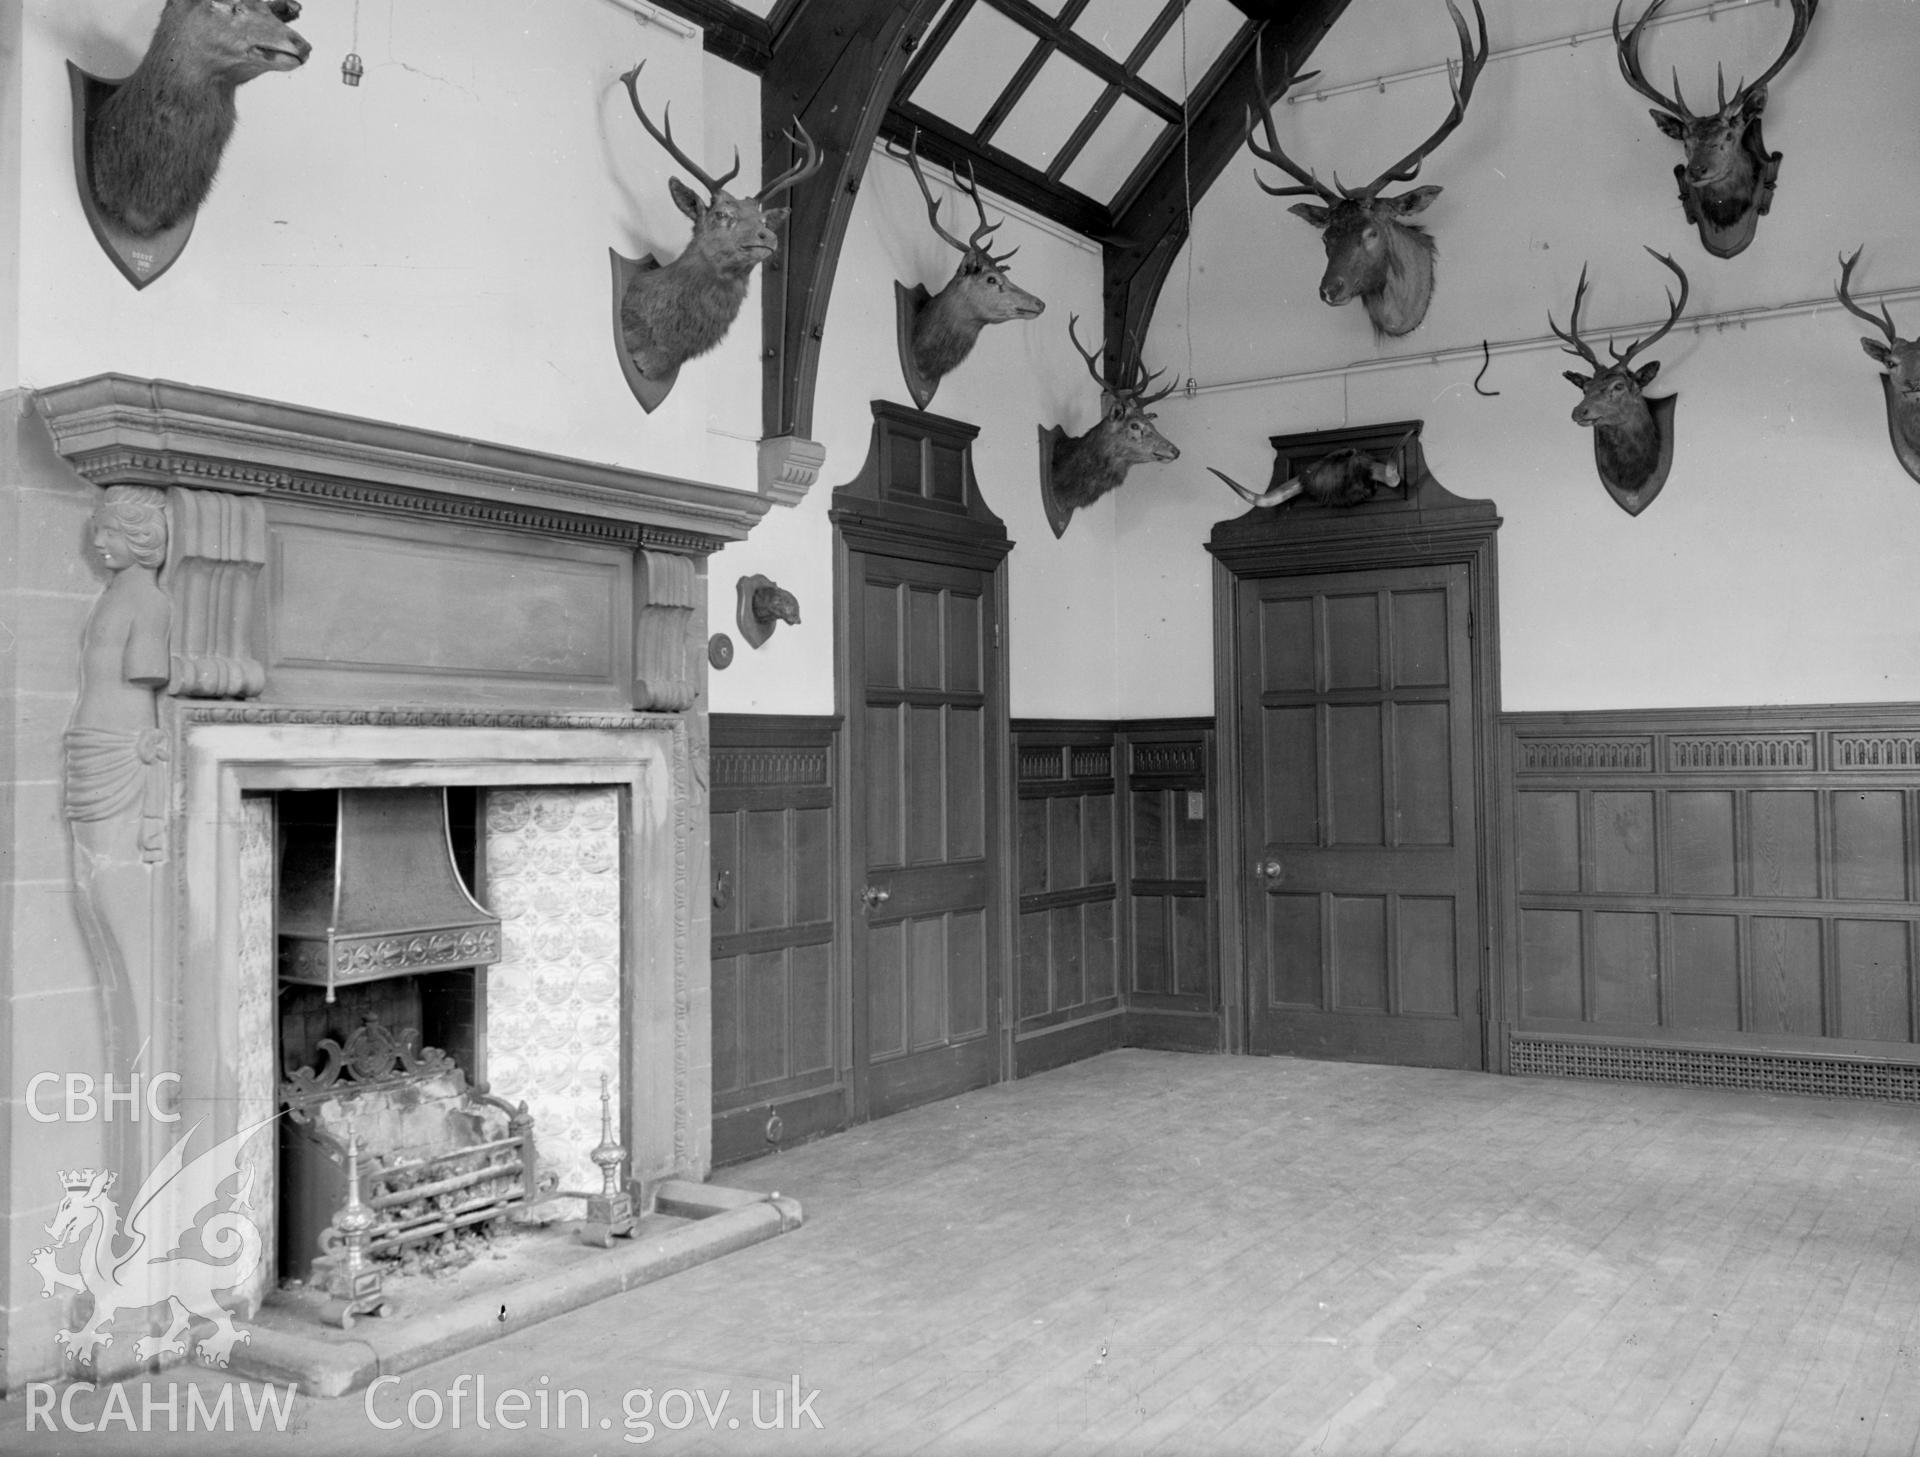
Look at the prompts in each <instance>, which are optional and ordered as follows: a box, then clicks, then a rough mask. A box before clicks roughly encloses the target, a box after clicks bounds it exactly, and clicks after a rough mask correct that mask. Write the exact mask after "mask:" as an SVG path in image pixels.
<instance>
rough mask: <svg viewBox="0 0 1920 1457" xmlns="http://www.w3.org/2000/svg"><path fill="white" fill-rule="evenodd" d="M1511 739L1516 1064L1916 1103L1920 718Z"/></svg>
mask: <svg viewBox="0 0 1920 1457" xmlns="http://www.w3.org/2000/svg"><path fill="white" fill-rule="evenodd" d="M1502 737H1503V743H1502V760H1503V773H1502V780H1503V782H1504V785H1505V789H1506V796H1507V801H1508V810H1509V814H1508V824H1509V830H1510V839H1509V844H1510V845H1511V849H1512V853H1511V857H1510V880H1509V885H1508V887H1507V891H1508V895H1507V902H1508V911H1507V917H1506V919H1507V934H1506V936H1505V938H1504V939H1505V944H1506V948H1507V956H1508V964H1509V966H1510V968H1511V976H1512V985H1511V988H1510V992H1509V996H1510V999H1511V1000H1510V1004H1509V1005H1510V1015H1511V1017H1512V1024H1511V1025H1512V1030H1511V1037H1510V1044H1509V1045H1510V1062H1511V1068H1512V1070H1513V1071H1514V1072H1519V1073H1564V1074H1573V1075H1577V1076H1589V1077H1617V1078H1631V1079H1637V1080H1642V1081H1646V1080H1652V1081H1662V1082H1690V1083H1692V1082H1703V1083H1709V1084H1713V1085H1717V1086H1729V1087H1749V1088H1767V1089H1774V1090H1778V1091H1786V1092H1806V1093H1835V1094H1842V1093H1844V1094H1849V1095H1855V1096H1872V1097H1893V1098H1916V1097H1920V979H1917V978H1916V966H1917V965H1920V939H1917V938H1920V707H1914V706H1911V705H1895V706H1871V707H1859V708H1846V707H1834V708H1780V709H1762V708H1754V709H1724V710H1718V711H1693V712H1685V711H1661V712H1642V713H1592V714H1586V713H1582V714H1524V715H1512V716H1509V717H1507V718H1506V719H1505V720H1504V721H1503V736H1502Z"/></svg>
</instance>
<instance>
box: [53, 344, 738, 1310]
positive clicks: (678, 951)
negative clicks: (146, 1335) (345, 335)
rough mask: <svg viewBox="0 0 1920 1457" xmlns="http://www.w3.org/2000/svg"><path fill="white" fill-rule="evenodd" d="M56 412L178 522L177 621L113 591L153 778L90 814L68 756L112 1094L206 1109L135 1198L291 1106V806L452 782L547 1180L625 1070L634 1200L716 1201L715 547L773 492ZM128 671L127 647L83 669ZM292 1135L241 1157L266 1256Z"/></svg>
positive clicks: (132, 776) (157, 606)
mask: <svg viewBox="0 0 1920 1457" xmlns="http://www.w3.org/2000/svg"><path fill="white" fill-rule="evenodd" d="M34 404H35V408H36V410H37V412H38V414H39V416H40V418H41V420H42V421H43V422H44V424H45V426H46V428H47V431H48V432H49V434H50V436H51V439H52V442H53V445H54V448H55V449H56V450H57V451H58V453H59V455H60V456H61V457H62V458H64V461H65V462H66V465H67V466H69V467H71V469H72V470H73V471H75V472H77V473H78V475H79V476H80V477H81V478H83V479H84V480H85V481H88V482H91V483H93V484H94V485H96V486H99V487H106V488H125V487H135V488H141V489H140V490H139V491H137V492H136V493H135V494H136V495H138V496H139V502H140V503H144V504H145V506H146V507H148V508H149V509H150V510H151V511H153V512H159V513H163V515H164V534H165V541H166V545H165V564H164V566H163V567H159V568H155V569H153V570H152V571H151V573H150V575H151V577H152V582H151V584H149V585H157V587H158V588H159V595H158V597H155V595H154V594H153V593H151V592H150V591H148V592H146V594H145V595H144V596H142V595H140V594H139V593H131V592H130V593H126V594H123V598H122V605H123V607H124V608H125V610H124V613H123V615H124V616H125V617H126V618H127V619H128V620H129V621H130V622H131V624H132V627H131V630H130V635H129V638H128V641H129V643H130V644H132V643H137V642H138V641H139V640H140V639H141V635H142V632H143V631H144V633H145V635H146V637H147V638H149V639H154V640H156V641H158V642H159V643H161V644H162V645H163V648H164V651H162V652H160V654H159V658H158V666H156V667H154V668H152V669H150V670H146V671H142V672H138V673H136V672H134V671H133V670H132V669H131V668H130V667H129V668H127V669H126V670H125V673H124V678H125V681H124V682H116V683H115V684H114V685H113V686H114V688H115V689H116V691H117V692H118V694H119V699H118V703H119V705H120V706H119V709H118V710H117V711H119V712H120V713H121V714H122V717H123V718H124V717H125V716H126V713H127V711H128V705H131V709H132V710H133V711H134V716H135V718H136V720H138V719H139V718H141V717H145V718H146V726H144V727H142V726H141V724H140V723H139V722H138V721H136V722H135V724H134V728H133V730H132V731H128V730H126V729H125V726H124V724H116V725H114V726H112V728H111V731H110V732H109V731H108V730H106V729H103V730H102V731H101V733H100V734H99V735H98V739H99V742H100V743H102V744H105V745H106V746H107V749H106V750H103V751H102V752H108V751H111V752H113V753H118V752H119V751H118V750H117V749H115V748H114V745H115V744H116V743H117V742H118V740H116V739H115V738H114V737H113V735H114V734H123V735H124V736H125V739H126V742H127V744H128V745H129V748H128V750H127V752H126V753H125V754H124V755H122V756H121V757H123V758H124V759H125V762H126V764H127V766H128V767H127V768H126V769H125V770H124V772H122V773H121V777H122V778H123V779H124V780H125V782H126V785H127V786H129V787H128V788H126V790H125V792H124V793H122V792H119V791H118V790H116V796H117V797H110V796H107V795H105V794H104V793H100V794H94V795H92V796H91V798H89V797H87V796H82V795H78V794H76V791H75V789H74V781H75V776H76V774H77V773H78V771H77V770H74V769H73V768H72V767H71V766H73V765H75V764H79V763H82V762H83V761H81V760H79V759H76V758H75V757H73V756H74V754H75V753H76V752H77V751H76V750H74V749H72V748H70V750H69V761H68V762H69V765H70V771H69V787H68V815H69V819H70V821H71V822H72V823H73V825H74V840H75V845H76V850H75V853H74V868H75V884H74V894H75V898H76V901H77V902H78V903H79V909H80V914H81V919H82V921H83V923H84V924H85V925H86V926H87V928H88V932H89V934H88V937H87V943H88V947H89V950H90V953H91V961H92V974H93V979H94V986H95V988H96V990H97V993H98V998H97V1003H98V1006H99V1010H100V1016H101V1018H102V1021H103V1025H104V1029H105V1030H104V1036H103V1043H104V1045H105V1047H106V1049H107V1061H108V1066H109V1071H114V1072H117V1073H119V1075H120V1076H122V1077H123V1078H124V1077H125V1076H127V1075H129V1073H130V1072H131V1070H132V1069H133V1068H134V1067H135V1066H136V1063H137V1065H138V1066H139V1067H140V1068H141V1069H142V1070H143V1071H145V1072H146V1073H149V1074H151V1073H156V1072H160V1071H166V1072H177V1074H178V1076H179V1084H178V1088H179V1098H178V1109H179V1111H180V1112H181V1113H182V1114H183V1115H184V1116H183V1118H182V1120H181V1121H180V1122H179V1123H178V1124H173V1125H168V1124H153V1123H147V1124H131V1125H124V1126H122V1127H120V1128H118V1129H115V1130H112V1131H111V1132H110V1133H109V1134H108V1137H109V1139H110V1143H109V1146H108V1147H107V1149H106V1150H104V1152H105V1155H106V1156H107V1157H108V1158H109V1159H111V1160H113V1161H114V1166H116V1167H118V1168H121V1169H122V1170H124V1171H125V1177H126V1178H127V1179H128V1180H129V1181H130V1182H138V1178H137V1172H138V1171H144V1170H145V1169H148V1168H151V1167H153V1166H154V1160H155V1158H156V1157H157V1156H158V1155H159V1154H160V1153H161V1152H162V1151H163V1150H164V1147H165V1146H166V1144H167V1143H168V1142H169V1141H170V1140H171V1139H173V1138H176V1137H178V1133H179V1131H180V1130H184V1129H186V1128H188V1127H190V1126H192V1125H193V1124H194V1123H195V1122H196V1121H197V1120H204V1131H203V1132H201V1133H200V1134H198V1135H197V1137H199V1138H201V1139H203V1140H204V1139H205V1138H206V1136H207V1135H208V1134H211V1135H212V1140H214V1141H217V1140H221V1139H225V1138H227V1137H229V1136H231V1135H233V1134H234V1133H236V1132H237V1131H239V1130H241V1129H244V1128H247V1127H249V1126H250V1125H253V1124H256V1123H260V1122H262V1121H263V1120H266V1119H269V1118H271V1117H272V1116H273V1115H274V1113H275V1111H276V1107H277V1105H278V1101H279V1083H280V1081H281V1078H282V1075H283V1072H284V1069H282V1068H281V1067H279V1066H277V1065H276V1053H275V1045H276V1038H277V1030H278V1013H277V1011H276V990H277V987H278V982H279V977H278V973H277V970H276V954H277V947H276V925H275V919H276V916H275V907H276V888H275V879H276V875H277V874H278V872H279V868H280V866H281V855H280V850H279V846H280V843H281V841H282V840H283V839H284V836H282V835H281V834H279V833H278V831H277V830H276V814H277V812H278V807H279V806H281V805H283V804H285V803H288V802H290V801H288V800H287V798H286V797H287V796H292V795H297V794H302V793H310V792H313V791H335V790H343V789H366V788H403V787H433V788H445V787H449V786H452V787H455V788H457V789H458V790H459V791H460V792H461V793H462V794H465V795H470V796H471V797H472V799H471V802H472V803H473V804H474V805H475V806H476V812H475V821H476V822H475V827H474V832H473V833H474V835H475V840H476V845H477V853H478V859H479V862H480V869H479V875H478V879H479V881H480V882H481V885H480V886H479V887H477V890H478V893H479V894H480V895H481V897H482V898H483V899H484V901H485V903H486V906H487V908H488V909H489V910H490V911H491V912H492V913H493V914H495V915H497V916H498V917H499V918H500V923H501V931H500V940H501V947H500V951H501V954H500V959H499V961H498V963H497V964H495V965H493V966H491V967H490V968H489V969H488V970H487V972H486V981H485V1012H484V1025H482V1026H481V1027H479V1028H478V1029H476V1031H475V1032H474V1033H472V1034H470V1035H471V1036H477V1037H478V1038H479V1039H480V1040H481V1041H482V1043H483V1045H484V1047H485V1049H486V1056H485V1076H486V1078H487V1079H488V1080H489V1081H490V1082H491V1084H492V1086H493V1090H494V1092H495V1093H497V1094H499V1095H501V1096H503V1097H506V1098H507V1099H509V1100H511V1101H513V1102H518V1101H520V1100H522V1099H525V1100H526V1101H527V1102H528V1103H529V1105H530V1107H531V1110H532V1113H533V1116H534V1119H535V1123H536V1127H537V1128H538V1130H539V1133H538V1141H539V1148H540V1154H541V1164H542V1166H543V1169H544V1170H546V1171H548V1172H549V1173H551V1175H552V1176H553V1177H555V1178H557V1180H558V1182H559V1183H560V1184H561V1185H562V1186H563V1187H574V1188H583V1187H595V1186H597V1184H598V1181H599V1176H598V1174H597V1172H596V1171H595V1169H594V1168H593V1166H592V1164H591V1162H590V1161H589V1160H588V1159H587V1153H588V1151H589V1150H590V1149H591V1147H592V1145H593V1144H595V1143H597V1142H598V1141H599V1139H600V1133H601V1129H600V1119H601V1105H600V1099H599V1095H600V1088H601V1075H602V1074H606V1075H607V1076H608V1078H609V1080H610V1087H611V1089H612V1091H613V1099H614V1101H613V1108H614V1124H615V1134H616V1136H617V1137H618V1138H619V1139H620V1141H621V1142H622V1143H623V1144H624V1145H625V1147H626V1149H627V1150H628V1153H629V1163H628V1172H629V1187H630V1188H631V1189H632V1191H633V1192H634V1193H635V1194H636V1196H637V1202H638V1203H639V1204H640V1205H641V1206H642V1207H643V1208H644V1207H645V1204H646V1201H647V1198H648V1196H649V1193H650V1191H651V1189H652V1188H653V1187H654V1186H656V1185H658V1184H659V1183H660V1182H661V1181H663V1180H668V1179H678V1180H694V1181H699V1180H702V1179H704V1178H705V1176H706V1174H707V1172H708V1168H709V1164H710V1160H711V1133H710V1129H711V1072H710V1037H711V1034H710V1018H709V1005H708V974H709V969H708V942H709V899H708V896H707V894H706V893H705V887H706V883H707V879H708V872H707V863H708V850H707V806H706V773H707V733H706V692H705V683H706V680H705V671H706V660H705V645H706V635H707V628H706V581H705V574H706V557H707V556H708V554H710V553H711V552H712V551H714V550H716V549H718V548H719V547H720V546H722V545H724V544H725V543H726V542H727V541H731V540H738V539H740V538H742V537H744V536H745V535H746V534H747V531H748V530H749V528H750V527H751V526H752V525H753V523H754V522H755V521H756V520H757V519H758V518H759V517H760V516H761V515H762V514H763V513H764V511H765V510H766V509H767V506H768V504H769V502H768V500H767V499H766V498H764V497H761V496H758V495H756V494H753V493H750V492H744V491H733V490H727V489H723V488H720V487H715V486H709V485H703V484H699V483H695V482H689V481H681V480H673V479H669V478H664V477H657V476H652V475H648V474H646V473H644V472H638V471H630V470H623V469H617V468H613V467H607V466H600V465H594V464H590V463H587V462H581V461H575V460H568V459H564V458H559V457H553V456H548V455H541V454H536V453H533V452H527V451H521V450H517V449H513V448H510V447H504V446H497V445H488V444H484V443H480V442H475V441H471V440H464V439H458V438H455V437H450V436H444V435H437V434H433V433H431V432H425V431H417V430H412V429H408V428H406V427H403V426H399V425H394V424H389V423H384V422H378V421H367V420H355V419H347V418H343V417H339V416H335V415H330V414H327V413H325V412H322V411H315V410H309V409H305V408H302V407H298V406H292V405H284V404H277V403H272V402H268V401H263V400H257V399H250V398H246V397H243V396H237V395H230V394H224V393H220V392H215V391H209V390H200V389H195V388H192V387H188V386H182V385H175V384H168V383H164V382H154V381H146V380H136V379H130V378H127V377H124V376H117V375H103V376H98V377H96V378H93V379H88V380H83V381H80V382H78V383H75V384H71V385H64V386H59V387H56V388H54V389H50V390H45V391H41V392H39V393H38V394H37V395H36V397H35V401H34ZM125 494H126V493H125V492H124V490H123V491H122V495H123V496H124V495H125ZM137 504H138V503H137ZM97 541H98V535H97V533H96V542H97ZM103 559H105V560H107V561H108V563H109V565H110V566H113V558H112V557H111V556H109V555H108V554H107V553H106V552H105V551H104V550H103ZM114 570H115V571H116V572H117V573H121V576H117V577H116V584H118V583H119V582H120V581H121V580H122V579H123V578H124V576H125V573H126V572H130V571H134V570H135V569H134V568H124V569H123V568H121V567H114ZM113 590H114V588H111V587H110V588H109V592H110V593H111V592H112V591H113ZM102 601H103V602H105V601H106V599H105V598H103V599H102ZM103 624H109V625H111V626H112V630H113V631H114V632H121V631H123V630H127V629H125V628H124V626H123V625H121V624H119V623H118V621H117V619H115V620H112V621H111V622H110V619H109V616H108V614H106V612H105V609H104V608H101V607H97V608H96V609H95V615H94V618H93V619H92V620H91V621H90V623H89V629H88V631H89V634H90V644H91V647H90V650H92V648H97V647H98V642H97V639H99V638H100V637H101V636H102V635H103V634H104V633H105V632H106V631H107V626H103ZM148 656H149V657H151V656H152V654H151V653H149V654H148ZM96 660H97V661H96ZM134 661H135V654H134V652H133V649H132V647H131V646H130V647H128V648H127V649H126V650H125V651H124V652H123V651H122V650H121V649H120V648H119V646H118V640H117V639H116V640H115V642H114V644H113V652H112V653H105V652H101V653H96V657H95V658H93V659H89V662H90V663H94V664H95V669H94V671H96V673H98V672H99V671H100V669H99V667H98V665H99V664H106V665H107V666H108V668H109V669H111V670H113V671H115V672H118V671H119V670H120V665H121V664H122V663H125V664H132V663H133V662H134ZM85 678H86V673H85V672H84V671H83V674H82V683H83V686H82V694H81V698H80V707H78V708H76V710H75V714H74V722H75V723H76V724H78V725H83V726H84V725H85V724H86V722H87V715H88V713H89V712H91V711H93V710H90V709H89V708H88V707H87V705H88V704H89V702H90V701H91V700H89V698H88V696H87V695H88V693H90V692H92V691H93V690H92V689H90V688H89V687H87V685H86V682H85ZM144 695H151V702H150V704H149V703H147V702H146V699H145V697H144ZM143 705H144V706H143ZM71 737H72V736H71V735H70V739H71ZM88 742H91V741H88ZM85 746H86V744H85V743H83V744H82V747H85ZM136 749H137V753H136ZM102 805H104V806H105V808H104V809H103V808H101V807H100V806H102ZM76 806H77V807H76ZM88 815H92V816H93V818H92V819H88V818H87V816H88ZM116 825H124V827H125V829H124V836H123V839H124V842H125V844H126V846H127V847H128V848H127V849H125V850H124V851H118V852H110V850H109V848H106V847H108V842H109V839H110V836H111V835H112V834H115V833H119V831H117V830H116V829H115V826H116ZM135 847H137V848H135ZM83 850H84V851H85V852H86V853H82V851H83ZM469 1051H471V1049H469ZM274 1144H275V1139H274V1138H273V1137H272V1135H271V1131H270V1130H263V1132H262V1133H261V1134H260V1135H259V1136H258V1137H256V1138H255V1139H254V1140H253V1141H252V1142H251V1143H249V1144H248V1145H246V1154H245V1157H244V1159H243V1163H244V1164H245V1165H246V1166H247V1167H248V1168H249V1169H250V1170H251V1173H252V1178H253V1181H254V1182H253V1186H252V1189H253V1199H252V1203H253V1205H254V1208H255V1211H256V1216H255V1217H256V1220H257V1223H258V1224H259V1226H260V1228H261V1230H262V1233H263V1236H264V1237H265V1239H266V1241H267V1245H268V1248H269V1249H271V1248H272V1241H273V1238H274V1235H273V1230H274V1220H275V1212H274V1199H275V1188H274V1183H275V1165H274V1157H273V1148H274ZM204 1146H205V1144H204V1143H202V1144H200V1145H197V1147H204ZM194 1212H195V1211H191V1210H181V1211H178V1214H179V1217H181V1218H183V1219H186V1220H188V1221H189V1222H190V1220H191V1218H192V1215H193V1213H194ZM183 1227H185V1226H183ZM273 1273H274V1267H273V1262H272V1261H271V1260H269V1262H268V1264H267V1265H266V1266H264V1267H263V1268H262V1269H261V1270H260V1272H259V1273H258V1275H257V1276H256V1277H255V1278H254V1280H253V1282H252V1284H251V1286H250V1287H249V1290H248V1299H247V1301H246V1302H245V1303H244V1308H242V1309H238V1310H236V1313H238V1314H244V1313H248V1312H250V1311H251V1310H252V1309H253V1308H254V1305H255V1304H256V1303H257V1301H258V1299H259V1298H260V1297H261V1295H262V1294H263V1293H264V1291H265V1290H267V1289H268V1288H270V1282H271V1281H272V1279H273ZM228 1303H229V1304H230V1305H233V1304H236V1302H234V1301H233V1300H231V1299H229V1301H228Z"/></svg>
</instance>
